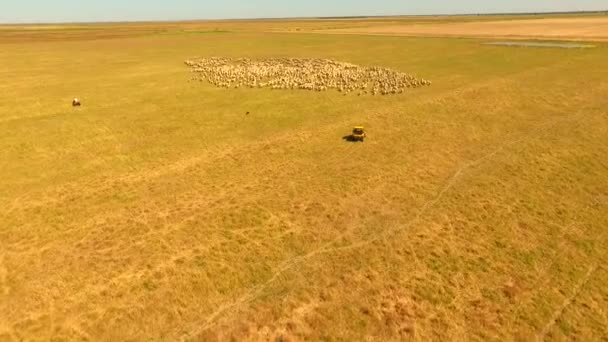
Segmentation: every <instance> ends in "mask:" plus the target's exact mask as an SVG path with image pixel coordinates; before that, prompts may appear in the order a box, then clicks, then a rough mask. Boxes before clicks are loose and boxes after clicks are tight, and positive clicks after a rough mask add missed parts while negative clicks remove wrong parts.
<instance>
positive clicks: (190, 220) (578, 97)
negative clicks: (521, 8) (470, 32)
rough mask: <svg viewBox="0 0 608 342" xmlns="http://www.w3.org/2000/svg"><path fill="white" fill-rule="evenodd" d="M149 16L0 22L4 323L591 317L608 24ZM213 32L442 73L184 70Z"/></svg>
mask: <svg viewBox="0 0 608 342" xmlns="http://www.w3.org/2000/svg"><path fill="white" fill-rule="evenodd" d="M185 25H186V24H185ZM265 25H266V24H261V25H260V27H259V30H264V31H265V30H266V28H267V27H266V26H265ZM311 25H312V24H311ZM160 26H162V25H160ZM151 27H152V25H151V24H146V25H142V26H138V25H135V26H134V27H133V29H132V31H131V32H139V33H138V35H137V36H128V35H127V36H125V35H126V34H127V32H128V30H127V29H119V30H117V31H114V28H113V27H112V26H110V27H105V26H103V27H102V28H95V29H94V30H93V29H91V31H92V32H90V34H89V36H88V38H87V35H86V34H84V33H82V32H80V33H78V35H77V36H74V35H73V32H72V31H69V30H68V31H66V32H61V31H58V32H56V33H53V34H52V35H51V36H46V37H47V38H48V39H47V40H45V38H44V37H45V34H47V33H40V34H39V35H37V36H34V35H30V36H28V37H30V38H31V39H30V40H28V41H24V42H15V39H14V37H15V33H14V32H13V33H10V34H7V38H6V41H4V40H3V38H4V37H5V36H3V35H2V33H0V46H1V51H2V52H1V53H0V65H3V66H4V67H5V69H3V70H4V71H2V74H0V75H2V76H1V77H2V78H3V79H4V80H6V81H5V82H1V83H0V203H1V204H2V205H1V206H0V340H8V341H11V340H50V339H56V340H96V341H97V340H109V341H114V340H138V341H139V340H171V341H174V340H201V341H213V340H228V339H231V338H232V339H236V340H245V339H249V340H276V339H277V338H280V337H282V338H284V339H292V340H364V339H368V340H377V341H391V340H393V341H397V340H429V339H436V340H466V339H472V340H509V339H522V340H532V339H535V338H547V339H565V340H567V339H569V340H601V339H602V338H604V339H605V338H606V337H608V330H607V328H606V327H607V326H608V313H607V312H606V308H607V307H608V290H607V288H606V287H605V284H606V282H608V270H607V268H606V266H605V265H606V262H607V261H608V260H607V259H606V250H607V249H608V246H607V239H608V236H607V235H606V234H607V233H606V229H605V227H607V226H608V182H606V177H607V174H608V164H607V162H606V161H607V160H608V112H607V111H606V108H608V98H607V97H606V93H607V92H608V82H606V80H607V79H608V58H607V57H608V49H607V48H606V47H605V46H603V45H601V44H598V47H597V48H594V49H582V50H563V49H523V48H522V49H520V48H517V49H514V48H508V47H496V46H484V45H482V44H481V42H478V41H475V40H460V39H419V38H404V37H372V36H336V35H307V34H299V35H295V34H279V33H274V34H269V33H261V32H228V33H227V32H207V31H204V32H202V31H201V32H198V33H197V34H193V33H191V32H184V30H181V29H177V30H173V31H170V32H165V31H163V32H156V33H155V30H154V29H151ZM189 29H190V28H189ZM252 31H255V30H252ZM168 33H170V34H168ZM62 34H64V35H65V36H66V37H71V38H74V37H77V39H73V40H69V39H68V41H62V40H61V39H60V38H61V35H62ZM105 38H113V39H105ZM209 56H226V57H251V58H256V57H258V58H261V57H264V58H273V57H297V58H329V59H335V60H340V61H346V62H351V63H356V64H358V65H381V66H384V67H388V68H391V69H395V70H400V71H403V72H408V73H414V74H417V75H421V76H424V77H428V78H429V79H432V80H433V81H434V82H433V86H431V87H425V88H421V89H415V90H412V91H411V92H408V94H406V95H397V96H391V97H357V96H340V95H339V94H338V93H337V92H319V93H317V92H313V93H311V92H300V91H272V90H268V89H230V90H226V89H218V88H216V87H213V86H210V85H205V84H201V83H199V82H188V79H189V78H190V76H191V75H190V74H189V71H188V68H187V67H185V66H184V65H183V61H184V60H186V59H189V58H196V57H209ZM75 96H76V97H79V98H80V99H81V100H82V102H83V107H82V108H79V109H73V108H72V107H71V106H70V101H71V99H72V98H73V97H75ZM246 112H250V113H251V114H250V115H248V116H245V115H244V113H246ZM355 124H363V125H365V126H366V128H367V129H368V131H369V139H368V141H366V142H365V143H364V144H351V143H346V142H344V141H343V140H342V139H341V137H342V136H343V135H345V134H348V133H349V132H350V129H351V128H352V126H353V125H355Z"/></svg>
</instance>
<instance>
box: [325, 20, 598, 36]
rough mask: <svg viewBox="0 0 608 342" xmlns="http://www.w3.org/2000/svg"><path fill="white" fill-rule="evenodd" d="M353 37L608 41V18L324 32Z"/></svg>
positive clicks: (463, 23)
mask: <svg viewBox="0 0 608 342" xmlns="http://www.w3.org/2000/svg"><path fill="white" fill-rule="evenodd" d="M325 32H326V33H354V34H379V35H404V36H434V37H438V36H439V37H480V38H520V39H555V40H591V41H606V40H608V17H588V18H545V19H526V20H502V21H480V22H455V23H449V22H448V23H422V24H409V23H407V22H404V23H402V24H399V25H390V26H371V27H363V28H345V29H332V30H325Z"/></svg>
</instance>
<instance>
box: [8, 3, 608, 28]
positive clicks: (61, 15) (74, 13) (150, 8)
mask: <svg viewBox="0 0 608 342" xmlns="http://www.w3.org/2000/svg"><path fill="white" fill-rule="evenodd" d="M606 9H608V0H458V1H455V0H304V1H301V0H297V1H291V0H213V1H211V0H198V1H197V0H0V22H2V23H7V22H64V21H70V22H71V21H126V20H176V19H217V18H270V17H308V16H350V15H397V14H404V15H405V14H458V13H488V12H490V13H498V12H542V11H578V10H606Z"/></svg>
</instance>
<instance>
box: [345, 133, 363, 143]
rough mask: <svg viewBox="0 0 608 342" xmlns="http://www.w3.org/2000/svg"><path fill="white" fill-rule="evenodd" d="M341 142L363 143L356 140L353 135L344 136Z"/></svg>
mask: <svg viewBox="0 0 608 342" xmlns="http://www.w3.org/2000/svg"><path fill="white" fill-rule="evenodd" d="M342 140H344V141H348V142H363V140H361V139H357V138H356V137H355V136H354V135H352V134H350V135H346V136H343V137H342Z"/></svg>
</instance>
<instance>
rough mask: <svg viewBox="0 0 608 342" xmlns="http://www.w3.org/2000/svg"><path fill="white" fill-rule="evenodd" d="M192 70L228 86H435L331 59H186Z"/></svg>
mask: <svg viewBox="0 0 608 342" xmlns="http://www.w3.org/2000/svg"><path fill="white" fill-rule="evenodd" d="M185 64H186V65H188V66H189V67H190V68H191V70H192V72H194V73H197V74H198V75H199V76H200V78H199V79H200V80H203V79H205V80H207V81H208V82H209V83H210V84H212V85H215V86H217V87H224V88H231V87H233V88H240V87H249V88H267V87H269V88H272V89H300V90H308V91H327V90H330V89H335V90H337V91H339V92H342V93H343V94H349V93H352V92H357V95H359V96H361V95H362V94H371V95H377V94H379V93H380V94H383V95H390V94H401V93H403V92H404V90H405V89H407V88H416V87H421V86H429V85H431V82H430V81H427V80H423V79H416V78H415V77H413V76H411V75H408V74H404V73H400V72H396V71H393V70H390V69H386V68H381V67H371V68H366V67H360V66H357V65H354V64H350V63H343V62H337V61H332V60H327V59H297V58H269V59H261V60H252V59H248V58H240V59H230V58H218V57H215V58H208V59H203V60H199V61H191V60H188V61H185Z"/></svg>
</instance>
